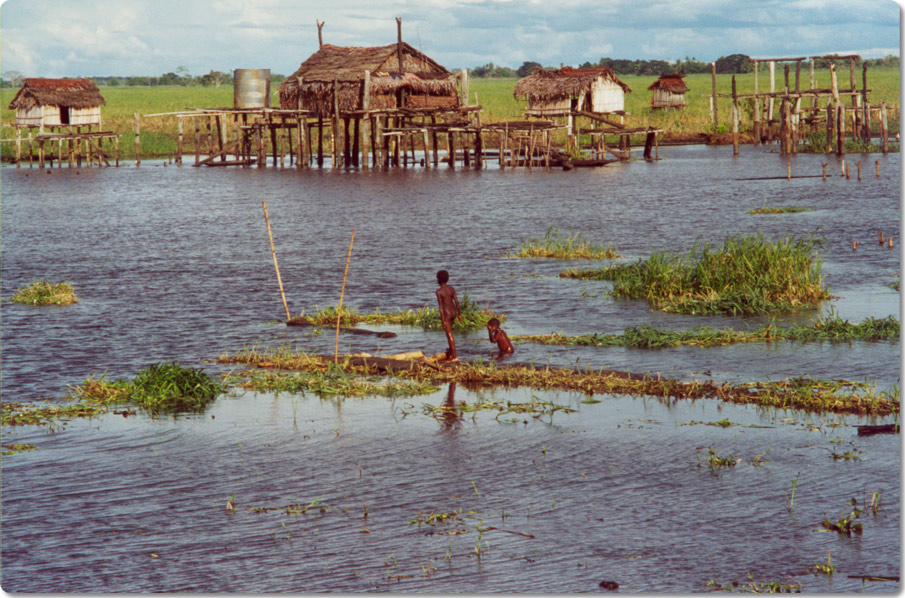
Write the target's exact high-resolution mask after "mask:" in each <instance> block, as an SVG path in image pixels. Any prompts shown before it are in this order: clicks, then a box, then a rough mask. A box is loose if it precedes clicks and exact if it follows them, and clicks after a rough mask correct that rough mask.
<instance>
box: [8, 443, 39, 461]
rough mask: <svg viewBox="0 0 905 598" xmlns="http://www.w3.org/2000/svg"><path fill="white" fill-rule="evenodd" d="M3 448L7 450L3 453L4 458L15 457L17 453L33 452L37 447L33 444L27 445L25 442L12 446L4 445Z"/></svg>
mask: <svg viewBox="0 0 905 598" xmlns="http://www.w3.org/2000/svg"><path fill="white" fill-rule="evenodd" d="M3 448H5V449H6V450H5V451H3V456H4V457H6V456H9V455H15V454H16V453H24V452H27V451H33V450H35V449H36V448H37V447H36V446H35V445H33V444H26V443H24V442H14V443H12V444H4V445H3Z"/></svg>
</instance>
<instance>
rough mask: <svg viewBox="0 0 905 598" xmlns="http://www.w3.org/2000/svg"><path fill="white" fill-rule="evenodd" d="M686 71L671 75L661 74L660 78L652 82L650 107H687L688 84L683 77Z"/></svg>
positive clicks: (663, 108) (656, 108)
mask: <svg viewBox="0 0 905 598" xmlns="http://www.w3.org/2000/svg"><path fill="white" fill-rule="evenodd" d="M684 77H685V74H684V73H673V74H669V75H660V78H659V79H657V80H656V81H654V82H653V83H651V84H650V87H648V89H649V90H651V92H652V94H651V98H650V107H651V108H653V109H654V110H660V109H662V110H667V109H669V108H675V109H676V110H680V109H682V108H684V107H685V92H687V91H688V86H687V85H685V81H682V79H683V78H684Z"/></svg>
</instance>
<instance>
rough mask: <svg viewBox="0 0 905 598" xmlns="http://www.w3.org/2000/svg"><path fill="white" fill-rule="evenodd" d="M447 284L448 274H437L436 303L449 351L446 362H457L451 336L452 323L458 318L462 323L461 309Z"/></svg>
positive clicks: (443, 271)
mask: <svg viewBox="0 0 905 598" xmlns="http://www.w3.org/2000/svg"><path fill="white" fill-rule="evenodd" d="M447 282H449V272H447V271H446V270H440V271H439V272H437V283H439V285H440V288H439V289H437V303H439V306H440V321H441V322H442V324H443V332H445V333H446V340H447V341H448V342H449V349H447V351H446V361H459V356H458V355H457V354H456V341H455V339H453V335H452V325H453V321H454V320H456V319H457V318H458V320H459V322H461V321H462V308H461V307H459V298H458V297H456V290H455V289H454V288H452V287H451V286H449V285H448V284H446V283H447Z"/></svg>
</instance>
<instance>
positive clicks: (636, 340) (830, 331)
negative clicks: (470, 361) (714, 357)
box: [510, 314, 901, 349]
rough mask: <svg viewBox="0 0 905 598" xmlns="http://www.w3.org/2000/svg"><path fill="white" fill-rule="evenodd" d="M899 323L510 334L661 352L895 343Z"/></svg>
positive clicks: (837, 321) (828, 321) (830, 320)
mask: <svg viewBox="0 0 905 598" xmlns="http://www.w3.org/2000/svg"><path fill="white" fill-rule="evenodd" d="M900 328H901V327H900V323H899V320H898V318H896V317H895V316H893V315H890V316H887V317H885V318H875V317H868V318H867V319H865V320H864V321H863V322H858V323H852V322H849V321H848V320H843V319H842V318H840V317H838V316H836V315H834V314H831V315H830V316H827V317H823V316H821V317H820V318H818V319H817V320H816V321H815V322H814V323H813V324H811V325H810V326H802V325H801V324H791V325H789V326H777V325H776V323H775V322H770V323H769V324H766V325H764V326H762V327H761V328H758V329H756V330H750V331H746V330H734V329H732V328H713V327H711V326H694V327H692V328H689V329H688V330H668V329H665V328H659V327H654V326H650V325H649V324H641V325H639V326H630V327H628V328H626V329H625V330H624V331H623V333H622V334H621V335H604V334H598V333H592V334H584V335H578V336H567V335H564V334H559V333H551V334H537V335H521V336H520V335H513V336H512V337H510V338H511V340H512V341H513V342H531V343H538V344H541V345H576V346H591V347H613V346H621V347H633V348H637V349H663V348H667V347H678V346H694V347H716V346H724V345H732V344H736V343H754V342H774V341H781V340H786V341H797V342H851V341H882V340H897V339H898V338H899V335H900Z"/></svg>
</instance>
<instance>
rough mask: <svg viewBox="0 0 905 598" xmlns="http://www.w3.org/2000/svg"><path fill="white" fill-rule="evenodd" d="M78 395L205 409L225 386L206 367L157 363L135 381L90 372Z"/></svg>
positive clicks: (157, 409) (157, 407) (160, 408)
mask: <svg viewBox="0 0 905 598" xmlns="http://www.w3.org/2000/svg"><path fill="white" fill-rule="evenodd" d="M74 391H75V394H76V397H78V398H79V399H81V400H82V401H86V402H89V403H97V404H101V405H110V404H118V403H128V404H134V405H138V406H140V407H142V408H144V409H145V410H147V411H149V412H151V413H175V412H180V411H201V410H202V409H204V407H205V406H206V405H207V404H208V403H210V402H211V401H213V400H214V399H215V398H217V395H219V394H221V393H223V392H224V391H225V388H224V387H223V386H222V385H221V384H220V383H219V382H217V381H216V380H214V379H213V378H212V377H211V376H210V375H208V374H207V373H206V372H204V371H203V370H199V369H195V368H187V367H184V366H181V365H179V364H177V363H172V362H167V363H155V364H153V365H151V366H149V367H147V368H145V369H143V370H142V371H140V372H139V373H138V375H137V376H136V377H135V378H134V379H133V380H131V381H128V380H123V379H117V380H114V381H112V382H110V381H107V380H106V378H105V377H104V376H101V377H100V378H94V377H93V376H90V377H89V378H88V379H87V380H85V381H84V382H82V384H81V385H80V386H76V387H74Z"/></svg>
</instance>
